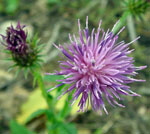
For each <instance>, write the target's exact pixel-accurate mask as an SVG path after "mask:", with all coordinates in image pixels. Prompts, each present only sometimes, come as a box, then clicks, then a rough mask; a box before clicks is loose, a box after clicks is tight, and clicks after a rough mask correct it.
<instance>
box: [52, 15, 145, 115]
mask: <svg viewBox="0 0 150 134" xmlns="http://www.w3.org/2000/svg"><path fill="white" fill-rule="evenodd" d="M100 25H101V21H100V23H99V27H98V28H97V30H94V29H93V30H92V32H90V31H89V29H88V18H87V20H86V28H85V29H83V30H82V29H81V27H80V21H78V26H79V35H78V36H77V37H76V36H75V35H73V37H72V36H71V35H69V38H70V43H69V45H68V46H66V48H64V47H63V46H62V45H61V46H59V47H57V46H56V45H55V46H56V47H57V48H58V49H59V50H60V51H61V52H62V53H63V54H64V56H65V57H66V60H65V61H62V62H60V68H61V70H60V71H59V72H56V73H55V75H63V76H65V79H62V80H58V81H61V82H62V84H70V87H69V88H68V89H66V91H65V92H64V93H63V94H66V93H68V92H72V91H74V94H73V100H72V101H73V102H74V101H76V100H77V99H78V98H79V96H80V101H79V104H78V106H79V109H80V110H79V111H86V110H87V108H88V105H89V103H90V104H91V106H92V109H93V110H94V111H100V112H101V111H102V109H103V110H104V111H105V112H106V113H108V112H107V110H106V108H105V103H104V100H106V101H107V102H108V103H109V104H110V105H112V106H115V105H118V106H120V107H124V106H123V105H122V104H119V103H118V102H117V100H122V98H121V97H122V96H123V95H127V96H140V95H138V94H137V93H134V92H133V91H132V90H130V87H129V86H127V83H132V82H142V81H143V80H138V79H134V78H132V76H135V75H136V74H137V73H136V71H137V70H142V69H144V68H146V66H142V67H135V66H134V64H133V62H134V60H133V57H129V56H128V54H130V53H131V52H132V50H129V45H130V44H131V43H133V42H134V41H136V40H137V39H139V37H138V38H136V39H135V40H133V41H132V42H130V43H125V42H124V41H122V42H119V43H117V40H118V36H119V33H120V32H121V31H122V30H123V29H124V28H122V29H121V30H120V31H119V32H118V34H116V35H114V34H113V33H112V32H110V31H109V30H108V31H107V32H104V30H103V29H101V28H100ZM58 86H60V85H57V86H56V87H58ZM53 89H54V88H52V89H50V90H49V91H51V90H53Z"/></svg>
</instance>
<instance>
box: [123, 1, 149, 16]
mask: <svg viewBox="0 0 150 134" xmlns="http://www.w3.org/2000/svg"><path fill="white" fill-rule="evenodd" d="M124 6H125V8H126V10H127V11H129V12H130V13H131V14H133V15H135V16H139V15H141V14H144V13H145V12H146V11H147V9H148V8H149V7H150V4H149V2H147V1H146V0H125V1H124Z"/></svg>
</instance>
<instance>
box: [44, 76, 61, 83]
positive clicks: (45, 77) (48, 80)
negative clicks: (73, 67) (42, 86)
mask: <svg viewBox="0 0 150 134" xmlns="http://www.w3.org/2000/svg"><path fill="white" fill-rule="evenodd" d="M60 79H64V76H60V75H45V76H44V81H47V82H56V80H60Z"/></svg>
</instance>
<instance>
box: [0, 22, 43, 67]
mask: <svg viewBox="0 0 150 134" xmlns="http://www.w3.org/2000/svg"><path fill="white" fill-rule="evenodd" d="M24 28H25V25H21V24H20V22H18V23H17V26H16V27H14V26H13V25H11V26H10V27H8V28H7V30H6V35H1V36H2V38H3V42H2V44H3V45H4V46H5V47H6V49H7V50H8V51H9V53H10V54H11V56H12V60H13V61H14V62H15V64H14V65H13V66H18V67H20V68H28V67H29V68H30V67H33V66H35V65H39V61H41V60H40V59H39V58H40V56H39V53H40V50H39V48H38V46H37V44H38V41H39V40H38V39H37V38H33V39H31V40H27V33H26V32H25V30H24Z"/></svg>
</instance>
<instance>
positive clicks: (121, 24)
mask: <svg viewBox="0 0 150 134" xmlns="http://www.w3.org/2000/svg"><path fill="white" fill-rule="evenodd" d="M129 15H131V13H130V12H129V11H126V12H124V13H123V15H122V17H121V18H120V20H119V22H118V24H117V25H116V26H115V27H114V29H113V30H112V32H113V33H114V34H116V33H117V32H118V31H119V30H120V28H121V27H123V25H124V24H125V23H126V20H127V17H128V16H129Z"/></svg>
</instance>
